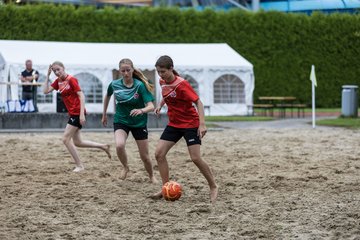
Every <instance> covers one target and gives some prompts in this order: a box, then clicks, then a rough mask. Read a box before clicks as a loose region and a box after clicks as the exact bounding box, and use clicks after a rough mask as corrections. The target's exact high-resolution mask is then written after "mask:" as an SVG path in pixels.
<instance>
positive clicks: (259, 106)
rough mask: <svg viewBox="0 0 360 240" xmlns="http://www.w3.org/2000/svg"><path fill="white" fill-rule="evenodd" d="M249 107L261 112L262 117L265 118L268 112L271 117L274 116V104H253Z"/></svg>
mask: <svg viewBox="0 0 360 240" xmlns="http://www.w3.org/2000/svg"><path fill="white" fill-rule="evenodd" d="M250 107H252V108H253V109H260V110H262V115H263V116H267V113H268V112H269V115H270V116H271V117H273V116H274V104H253V105H250ZM253 112H254V111H253Z"/></svg>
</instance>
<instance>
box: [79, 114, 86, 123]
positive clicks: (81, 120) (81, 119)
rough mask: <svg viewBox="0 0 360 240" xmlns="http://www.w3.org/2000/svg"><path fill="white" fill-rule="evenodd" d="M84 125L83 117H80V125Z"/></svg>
mask: <svg viewBox="0 0 360 240" xmlns="http://www.w3.org/2000/svg"><path fill="white" fill-rule="evenodd" d="M85 123H86V119H85V115H80V124H81V125H85Z"/></svg>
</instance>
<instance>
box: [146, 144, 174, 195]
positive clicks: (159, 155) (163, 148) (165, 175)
mask: <svg viewBox="0 0 360 240" xmlns="http://www.w3.org/2000/svg"><path fill="white" fill-rule="evenodd" d="M175 144H176V142H172V141H167V140H163V139H160V140H159V142H158V144H157V146H156V150H155V158H156V161H157V164H158V169H159V173H160V177H161V181H162V184H163V185H164V184H165V183H166V182H168V181H169V165H168V162H167V159H166V154H167V153H168V152H169V150H170V149H171V148H172V147H173V146H174V145H175ZM151 197H152V198H161V197H162V193H161V191H160V192H157V193H155V194H154V195H152V196H151Z"/></svg>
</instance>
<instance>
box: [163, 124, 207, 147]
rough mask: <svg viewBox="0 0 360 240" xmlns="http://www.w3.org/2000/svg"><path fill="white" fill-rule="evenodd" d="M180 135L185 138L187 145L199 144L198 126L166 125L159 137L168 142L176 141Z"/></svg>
mask: <svg viewBox="0 0 360 240" xmlns="http://www.w3.org/2000/svg"><path fill="white" fill-rule="evenodd" d="M182 137H184V138H185V141H186V144H187V145H188V146H191V145H196V144H200V145H201V140H200V138H199V136H198V128H175V127H171V126H166V128H165V130H164V132H163V133H162V134H161V137H160V139H161V140H166V141H170V142H175V143H176V142H178V141H179V140H180V139H181V138H182Z"/></svg>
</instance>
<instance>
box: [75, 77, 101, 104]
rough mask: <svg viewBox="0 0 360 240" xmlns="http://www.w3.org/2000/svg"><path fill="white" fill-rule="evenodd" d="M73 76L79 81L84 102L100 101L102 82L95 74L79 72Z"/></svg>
mask: <svg viewBox="0 0 360 240" xmlns="http://www.w3.org/2000/svg"><path fill="white" fill-rule="evenodd" d="M74 77H75V78H77V80H78V81H79V85H80V88H81V90H82V91H83V92H84V95H85V102H86V103H102V98H103V96H102V83H101V81H100V80H99V79H98V78H97V77H96V76H94V75H92V74H90V73H79V74H76V75H75V76H74Z"/></svg>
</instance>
